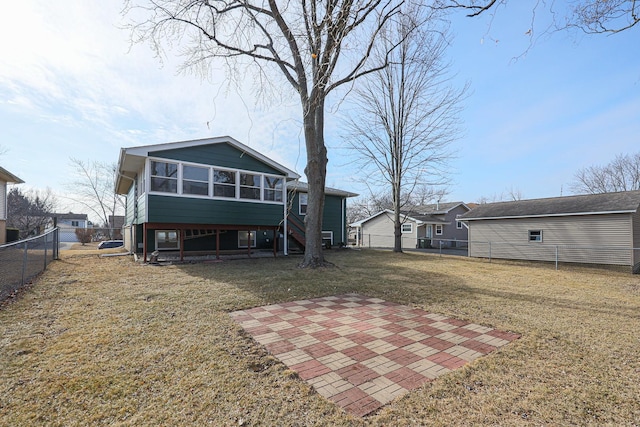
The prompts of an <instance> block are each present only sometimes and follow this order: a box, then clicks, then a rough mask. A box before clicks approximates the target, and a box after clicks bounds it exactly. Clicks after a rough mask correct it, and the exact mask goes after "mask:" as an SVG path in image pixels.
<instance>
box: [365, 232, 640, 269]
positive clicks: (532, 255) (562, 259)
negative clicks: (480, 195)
mask: <svg viewBox="0 0 640 427" xmlns="http://www.w3.org/2000/svg"><path fill="white" fill-rule="evenodd" d="M361 242H362V245H361V247H365V248H366V247H370V248H380V249H391V248H392V247H393V237H389V236H383V235H374V234H364V235H362V238H361ZM372 243H373V244H372ZM402 247H403V248H404V249H406V250H410V249H414V248H415V249H418V250H420V251H423V252H431V253H439V254H440V255H443V254H444V255H459V256H470V257H474V258H484V259H487V260H488V261H489V262H491V260H492V259H509V260H519V261H543V262H550V263H554V264H555V267H556V269H558V268H559V266H560V264H563V263H567V264H593V265H614V266H631V267H632V271H633V272H634V273H639V274H640V248H622V247H619V246H618V247H614V246H580V245H559V244H558V245H556V244H539V243H529V244H527V243H510V242H485V241H474V240H472V241H468V240H454V239H441V238H438V237H432V238H418V239H417V242H416V239H415V238H410V239H409V238H403V242H402Z"/></svg>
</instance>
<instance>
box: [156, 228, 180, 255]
mask: <svg viewBox="0 0 640 427" xmlns="http://www.w3.org/2000/svg"><path fill="white" fill-rule="evenodd" d="M178 249H180V242H179V241H178V230H156V250H159V251H161V250H178Z"/></svg>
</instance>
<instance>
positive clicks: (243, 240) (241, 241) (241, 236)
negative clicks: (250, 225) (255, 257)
mask: <svg viewBox="0 0 640 427" xmlns="http://www.w3.org/2000/svg"><path fill="white" fill-rule="evenodd" d="M249 241H251V247H252V248H255V247H256V232H255V231H238V247H239V248H246V247H247V246H248V244H249Z"/></svg>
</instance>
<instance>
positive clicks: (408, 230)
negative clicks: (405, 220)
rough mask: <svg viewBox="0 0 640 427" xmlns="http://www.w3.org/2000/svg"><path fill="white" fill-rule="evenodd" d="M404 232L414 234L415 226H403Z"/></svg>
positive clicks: (410, 224)
mask: <svg viewBox="0 0 640 427" xmlns="http://www.w3.org/2000/svg"><path fill="white" fill-rule="evenodd" d="M402 232H403V233H413V224H412V223H409V224H402Z"/></svg>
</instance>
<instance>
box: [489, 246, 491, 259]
mask: <svg viewBox="0 0 640 427" xmlns="http://www.w3.org/2000/svg"><path fill="white" fill-rule="evenodd" d="M489 262H491V242H489Z"/></svg>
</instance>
